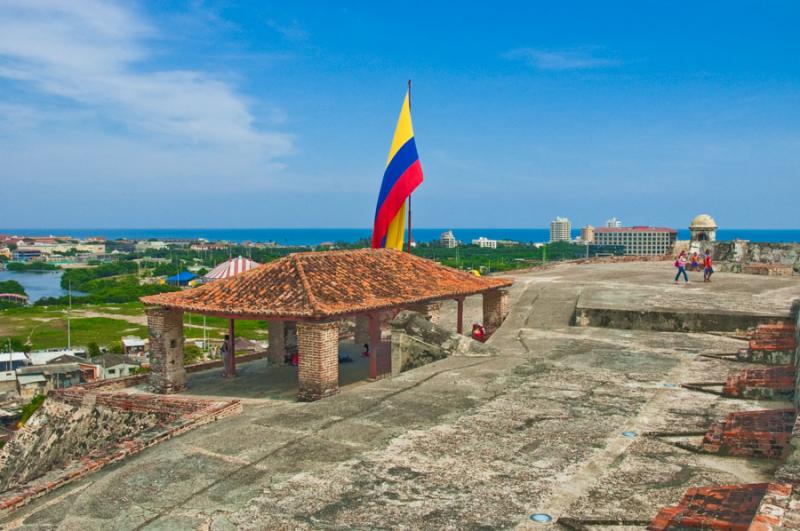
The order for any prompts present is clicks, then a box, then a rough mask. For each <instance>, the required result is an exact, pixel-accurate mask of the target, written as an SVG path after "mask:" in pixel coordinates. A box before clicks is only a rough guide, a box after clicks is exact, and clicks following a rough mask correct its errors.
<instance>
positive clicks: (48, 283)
mask: <svg viewBox="0 0 800 531" xmlns="http://www.w3.org/2000/svg"><path fill="white" fill-rule="evenodd" d="M63 273H64V272H63V271H47V272H42V273H29V272H17V271H0V281H3V280H16V281H17V282H19V283H20V284H22V287H23V288H25V293H27V294H28V298H29V300H30V302H36V301H37V300H39V299H42V298H44V297H61V296H63V295H67V290H65V289H61V275H62V274H63ZM72 294H73V295H78V294H79V293H78V292H75V291H73V292H72Z"/></svg>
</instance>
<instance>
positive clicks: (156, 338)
mask: <svg viewBox="0 0 800 531" xmlns="http://www.w3.org/2000/svg"><path fill="white" fill-rule="evenodd" d="M145 313H146V314H147V329H148V333H149V337H150V376H149V382H150V388H151V389H152V391H153V392H154V393H161V394H170V393H177V392H178V391H182V390H183V389H186V371H185V370H184V368H183V312H182V311H180V310H170V309H168V308H147V309H146V310H145Z"/></svg>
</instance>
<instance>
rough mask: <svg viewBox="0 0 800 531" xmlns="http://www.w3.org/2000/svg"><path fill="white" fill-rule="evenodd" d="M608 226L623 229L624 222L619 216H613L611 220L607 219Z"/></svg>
mask: <svg viewBox="0 0 800 531" xmlns="http://www.w3.org/2000/svg"><path fill="white" fill-rule="evenodd" d="M606 228H607V229H621V228H622V222H621V221H620V220H618V219H617V218H611V219H609V220H606Z"/></svg>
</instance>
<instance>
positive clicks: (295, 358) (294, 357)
mask: <svg viewBox="0 0 800 531" xmlns="http://www.w3.org/2000/svg"><path fill="white" fill-rule="evenodd" d="M291 365H292V367H297V366H298V365H300V353H299V352H296V351H295V352H293V353H292V357H291Z"/></svg>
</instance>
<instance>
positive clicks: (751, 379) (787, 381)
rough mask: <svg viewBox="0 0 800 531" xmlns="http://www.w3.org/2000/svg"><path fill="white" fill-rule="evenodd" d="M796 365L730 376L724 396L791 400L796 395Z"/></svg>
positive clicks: (755, 370)
mask: <svg viewBox="0 0 800 531" xmlns="http://www.w3.org/2000/svg"><path fill="white" fill-rule="evenodd" d="M795 385H796V381H795V368H794V365H784V366H780V367H770V368H768V369H746V370H743V371H739V372H738V373H736V374H733V375H731V376H728V379H727V380H726V382H725V385H724V387H723V388H722V394H723V395H724V396H729V397H735V398H764V399H778V398H782V399H785V398H791V397H792V396H793V395H794V388H795Z"/></svg>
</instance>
